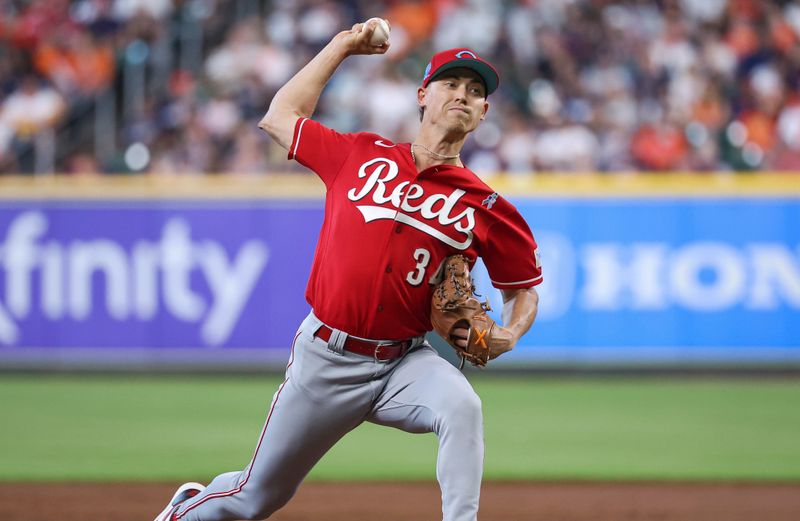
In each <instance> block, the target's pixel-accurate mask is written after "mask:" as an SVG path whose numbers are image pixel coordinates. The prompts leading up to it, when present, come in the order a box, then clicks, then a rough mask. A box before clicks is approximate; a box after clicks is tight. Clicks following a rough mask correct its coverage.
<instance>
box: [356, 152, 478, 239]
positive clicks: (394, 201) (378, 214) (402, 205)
mask: <svg viewBox="0 0 800 521" xmlns="http://www.w3.org/2000/svg"><path fill="white" fill-rule="evenodd" d="M370 167H373V168H372V169H371V171H370V170H369V168H370ZM397 173H398V168H397V163H395V162H394V161H392V160H391V159H386V158H383V157H378V158H375V159H372V160H370V161H367V162H366V163H364V164H363V165H361V168H359V169H358V177H359V178H360V179H364V178H365V177H366V178H367V180H366V182H365V183H364V185H363V186H362V187H361V188H360V189H356V188H351V189H350V190H349V191H348V192H347V197H348V199H350V200H351V201H353V202H356V201H360V200H362V199H364V198H365V197H367V195H369V194H370V193H371V194H372V201H373V202H374V203H375V204H376V205H380V206H369V205H358V206H356V208H358V210H359V211H360V212H361V214H362V215H363V216H364V220H365V221H366V222H371V221H375V220H378V219H393V220H396V221H398V222H402V223H404V224H408V225H409V226H412V227H414V228H416V229H418V230H420V231H422V232H424V233H427V234H428V235H430V236H432V237H435V238H437V239H439V240H440V241H442V242H444V243H445V244H448V245H450V246H453V247H454V248H457V249H459V250H465V249H467V248H468V247H469V245H470V244H472V230H473V228H475V209H474V208H466V209H464V211H462V212H460V213H455V212H454V210H455V206H456V204H457V203H458V201H459V200H460V199H461V198H462V197H463V196H464V194H466V192H465V191H464V190H460V189H456V190H453V193H451V194H450V195H444V194H438V193H437V194H432V195H430V196H428V197H424V196H425V190H424V189H423V188H422V187H421V186H420V185H418V184H415V183H411V182H409V181H403V182H401V183H398V184H397V185H395V186H394V187H393V188H392V187H389V186H387V183H388V182H389V181H391V180H393V179H395V178H396V177H397ZM389 190H391V192H389ZM387 192H388V195H387ZM416 201H420V203H419V204H417V205H415V204H412V202H416ZM386 203H390V204H391V205H392V206H393V207H394V208H395V210H391V209H389V208H386V207H384V206H382V205H385V204H386ZM398 209H399V210H402V211H404V212H408V213H411V214H415V213H419V214H420V216H421V217H422V218H423V219H426V220H434V219H435V220H436V221H437V222H438V223H439V224H440V225H442V226H452V228H453V229H454V230H455V231H456V232H457V233H458V234H459V235H461V236H462V237H460V238H459V239H463V240H459V239H454V238H453V237H450V236H449V235H447V234H445V233H442V232H441V231H440V230H438V229H436V228H434V227H433V226H431V225H430V224H428V223H426V222H423V221H420V220H418V219H416V218H414V217H412V216H411V215H406V214H401V213H398V211H397V210H398Z"/></svg>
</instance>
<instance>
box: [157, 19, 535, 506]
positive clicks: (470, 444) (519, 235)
mask: <svg viewBox="0 0 800 521" xmlns="http://www.w3.org/2000/svg"><path fill="white" fill-rule="evenodd" d="M377 26H378V23H377V22H375V21H373V20H370V21H369V23H367V24H357V25H355V26H353V28H352V29H351V30H349V31H343V32H341V33H339V34H337V35H336V36H335V37H334V38H333V39H332V40H331V42H330V43H329V44H328V45H327V46H326V47H325V48H324V49H322V51H320V53H319V54H318V55H317V56H315V57H314V58H313V59H312V60H311V62H309V63H308V64H307V65H306V66H305V67H304V68H303V69H302V70H300V71H299V72H298V73H297V74H296V75H295V76H294V77H293V78H292V79H291V80H289V81H288V83H286V85H284V86H283V87H282V88H281V89H280V91H279V92H278V93H277V94H276V95H275V97H274V99H273V100H272V103H271V104H270V106H269V110H268V112H267V114H266V115H265V116H264V117H263V119H262V120H261V122H260V124H259V126H260V127H261V128H262V129H263V130H265V131H266V132H267V133H268V134H269V135H270V136H271V137H272V139H274V140H275V141H276V142H277V143H278V144H280V145H281V146H282V147H284V148H285V149H286V150H287V151H288V159H290V160H295V161H298V162H299V163H301V164H302V165H304V166H306V167H307V168H309V169H310V170H312V171H313V172H315V173H316V174H317V175H318V176H319V177H320V178H321V179H322V181H323V182H324V183H325V186H326V189H327V195H326V199H325V220H324V223H323V225H322V230H321V233H320V236H319V240H318V244H317V248H316V253H315V258H314V263H313V267H312V270H311V275H310V278H309V281H308V287H307V290H306V299H307V300H308V303H309V304H310V306H311V310H312V311H311V313H310V314H309V315H308V317H307V318H306V319H305V320H304V321H303V323H302V324H301V325H300V328H299V330H298V331H297V335H296V336H295V338H294V341H293V343H292V349H291V354H290V357H289V362H288V366H287V368H286V378H285V381H284V382H283V384H282V385H281V386H280V387H279V388H278V390H277V392H276V393H275V395H274V396H273V399H272V405H271V407H270V409H269V412H268V414H267V418H266V421H265V424H264V427H263V429H262V431H261V435H260V437H259V438H258V442H257V444H256V448H255V452H254V454H253V458H252V460H251V461H250V463H249V464H248V465H247V466H246V467H245V468H244V469H243V470H241V471H237V472H229V473H226V474H221V475H220V476H217V477H216V478H214V480H213V481H212V482H211V483H210V484H209V485H208V486H207V487H203V486H202V485H200V484H197V483H187V484H184V485H183V486H181V487H180V488H179V489H178V491H177V492H176V493H175V495H174V496H173V498H172V500H171V501H170V502H169V504H168V505H167V506H166V507H165V508H164V511H163V512H161V514H159V516H158V517H157V518H156V521H201V520H202V521H221V520H234V519H264V518H267V517H269V516H270V515H271V514H272V513H273V512H275V511H276V510H278V509H279V508H281V507H282V506H283V505H285V504H286V502H287V501H289V499H290V498H291V497H292V495H293V494H294V493H295V491H296V490H297V487H298V486H299V485H300V483H301V481H302V480H303V478H304V477H305V476H306V475H307V474H308V472H309V471H310V470H311V468H312V467H313V466H314V465H315V464H316V463H317V461H319V459H320V458H321V457H322V456H323V455H324V454H325V453H326V452H327V451H328V450H329V449H330V448H331V447H332V446H333V445H334V444H335V443H336V442H337V441H338V440H339V439H340V438H341V437H342V436H344V435H345V434H347V433H348V432H349V431H351V430H353V429H354V428H355V427H357V426H358V425H359V424H361V423H362V422H364V421H369V422H373V423H376V424H379V425H386V426H391V427H395V428H398V429H402V430H404V431H407V432H413V433H425V432H434V433H436V435H437V436H438V440H439V456H438V460H437V464H436V465H437V469H436V476H437V479H438V481H439V485H440V487H441V492H442V512H443V519H444V520H445V521H474V520H476V519H477V513H478V501H479V493H480V484H481V476H482V472H483V425H482V423H483V418H482V412H481V402H480V399H479V398H478V396H477V395H476V393H475V391H474V390H473V389H472V387H471V385H470V384H469V382H468V381H467V379H466V378H465V377H464V375H463V374H462V373H461V372H460V371H459V370H458V369H457V368H455V367H454V366H453V365H451V364H450V363H448V362H447V361H446V360H444V359H443V358H441V357H439V355H438V354H437V352H436V351H435V350H434V349H433V348H432V347H431V346H430V345H429V344H428V343H427V342H426V341H425V337H424V335H425V334H426V333H427V332H428V331H431V330H432V329H433V328H434V326H435V327H436V330H437V331H438V332H439V333H440V334H442V335H443V336H444V337H445V340H447V341H448V342H449V343H450V344H451V345H452V346H453V347H454V348H456V349H457V350H458V351H459V352H460V354H461V355H462V356H463V357H464V358H465V359H466V360H468V361H470V362H472V363H474V364H476V365H484V364H486V363H487V362H488V361H489V360H491V359H493V358H495V357H497V356H499V355H501V354H503V353H505V352H507V351H509V350H511V349H512V348H513V347H514V345H515V343H516V342H517V340H518V339H519V338H520V337H521V336H522V335H523V334H524V333H525V332H526V331H527V330H528V329H529V328H530V326H531V324H532V323H533V321H534V318H535V316H536V312H537V306H538V295H537V293H536V290H535V289H534V286H536V285H537V284H539V283H540V282H541V281H542V272H541V267H540V265H539V261H538V259H539V256H538V253H537V246H536V242H535V241H534V238H533V235H532V234H531V231H530V229H529V227H528V225H527V224H526V223H525V221H524V220H523V218H522V217H521V216H520V214H519V213H518V212H517V210H516V209H515V208H514V206H512V205H511V204H510V203H509V202H508V201H507V200H506V199H505V198H503V197H502V196H501V195H498V194H497V193H496V192H495V191H494V190H493V189H492V188H490V187H489V186H487V185H486V184H485V183H484V182H483V181H481V180H480V179H479V178H478V177H477V176H476V175H475V174H474V173H473V172H471V171H470V170H469V169H468V168H467V167H466V166H465V165H464V163H463V162H462V160H461V157H460V151H461V149H462V146H463V145H464V141H465V140H466V139H467V136H468V135H469V134H470V132H472V131H473V130H475V128H476V127H477V126H478V124H480V122H481V120H483V119H484V118H485V116H486V113H487V111H488V110H489V102H488V101H487V100H488V97H489V96H490V95H491V93H492V92H494V91H495V90H496V89H497V87H498V83H499V77H498V74H497V72H496V70H495V69H494V67H493V66H492V65H490V64H489V63H488V62H487V61H486V60H484V59H482V58H481V57H480V56H478V55H477V54H476V53H474V52H473V51H471V50H469V49H450V50H446V51H442V52H439V53H437V54H435V55H434V56H433V57H432V59H431V61H430V63H429V64H428V66H427V68H426V69H425V72H424V74H423V75H422V81H421V84H420V86H419V88H418V89H417V103H418V104H419V107H420V117H421V124H420V128H419V133H418V134H417V136H416V139H415V140H414V141H413V142H412V143H395V142H393V141H391V140H390V139H388V138H386V137H383V136H379V135H375V134H370V133H366V132H361V133H355V134H342V133H339V132H337V131H335V130H333V129H330V128H327V127H325V126H323V125H321V124H320V123H318V122H316V121H314V120H313V119H311V117H312V115H313V114H314V109H315V107H316V104H317V100H318V99H319V96H320V93H321V92H322V89H323V87H324V86H325V84H326V83H327V82H328V80H329V79H330V78H331V77H332V75H333V74H334V72H335V71H336V69H337V67H338V66H339V65H340V64H341V63H342V62H343V61H344V60H345V59H346V58H347V57H348V56H350V55H356V54H383V53H385V52H386V51H387V49H388V48H389V44H388V42H383V43H379V44H377V45H376V44H375V41H374V39H373V38H372V37H373V33H374V31H375V29H376V27H377ZM371 40H372V41H371ZM363 88H365V89H367V88H371V87H370V86H368V85H365V86H364V87H363ZM478 257H482V258H483V261H484V263H485V264H486V267H487V269H488V272H489V275H490V277H491V280H492V283H493V284H494V286H495V287H497V288H499V289H500V290H502V293H503V298H504V302H505V304H504V308H503V313H502V316H503V326H501V325H499V324H495V323H494V322H493V321H492V320H491V319H489V318H488V316H487V315H486V313H485V311H486V305H485V304H482V303H480V302H478V301H477V299H476V298H475V297H474V296H473V294H472V281H471V279H470V278H469V270H470V268H471V267H472V266H473V265H474V262H475V261H476V259H477V258H478ZM386 450H391V448H390V447H387V448H386Z"/></svg>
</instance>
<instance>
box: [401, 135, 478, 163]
mask: <svg viewBox="0 0 800 521" xmlns="http://www.w3.org/2000/svg"><path fill="white" fill-rule="evenodd" d="M464 139H466V136H462V137H458V136H438V135H436V133H434V132H425V131H424V130H421V131H420V133H419V134H418V135H417V137H416V138H415V139H414V141H413V142H412V143H411V152H412V154H411V156H412V158H413V159H414V162H415V163H416V165H417V168H418V169H419V171H422V170H425V169H426V168H430V167H432V166H436V165H455V166H464V164H463V163H462V162H461V147H462V146H464Z"/></svg>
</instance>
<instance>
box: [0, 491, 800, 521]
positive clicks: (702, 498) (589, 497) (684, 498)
mask: <svg viewBox="0 0 800 521" xmlns="http://www.w3.org/2000/svg"><path fill="white" fill-rule="evenodd" d="M176 486H177V484H172V483H171V484H164V483H160V484H150V483H113V484H87V483H75V484H73V483H70V484H66V483H52V484H42V483H3V484H0V520H3V521H150V520H151V519H152V518H153V517H155V515H156V514H157V513H158V512H159V511H160V510H161V509H162V508H163V506H164V504H165V502H166V501H167V500H168V499H169V497H170V496H171V495H172V493H173V492H174V490H175V487H176ZM439 508H440V507H439V489H438V486H437V485H436V483H341V484H340V483H322V482H309V483H306V484H304V485H302V486H301V487H300V490H299V491H298V493H297V495H296V496H295V497H294V499H293V500H292V501H291V502H290V503H289V504H288V505H287V506H286V507H285V508H284V509H282V510H281V511H279V512H278V513H276V514H275V515H274V516H273V517H272V518H270V519H271V520H274V521H367V520H368V521H375V520H381V521H412V520H413V521H435V520H437V519H441V513H440V510H439ZM480 519H481V521H797V520H798V519H800V483H785V484H761V483H759V484H755V483H609V482H602V483H542V482H537V483H485V484H484V488H483V494H482V497H481V511H480Z"/></svg>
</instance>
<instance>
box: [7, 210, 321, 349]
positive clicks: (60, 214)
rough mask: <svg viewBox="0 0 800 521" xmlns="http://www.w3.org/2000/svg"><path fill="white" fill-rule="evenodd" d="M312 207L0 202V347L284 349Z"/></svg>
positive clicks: (299, 312)
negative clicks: (15, 203) (16, 204)
mask: <svg viewBox="0 0 800 521" xmlns="http://www.w3.org/2000/svg"><path fill="white" fill-rule="evenodd" d="M321 223H322V202H321V201H320V202H314V203H308V202H305V203H298V202H285V203H284V202H280V201H279V202H255V203H254V202H224V203H223V202H213V201H197V202H182V201H172V202H159V203H147V202H138V201H137V202H130V201H128V202H126V201H121V202H103V203H100V202H85V201H81V202H77V201H76V202H69V201H61V202H58V201H57V202H42V203H40V204H31V203H26V204H25V205H20V206H19V207H17V206H15V205H13V204H2V205H1V206H0V240H2V243H1V244H0V248H1V249H0V269H2V272H0V345H5V346H17V347H20V346H21V347H37V348H51V347H52V348H55V347H65V348H115V347H121V348H142V347H143V348H168V347H178V348H186V347H203V348H225V347H234V348H271V347H279V348H281V349H287V348H288V345H289V343H290V342H291V339H292V337H293V336H294V332H295V330H296V328H297V326H298V325H299V323H300V321H301V320H302V318H303V317H304V316H305V315H306V314H307V313H308V305H307V304H306V302H305V300H304V289H305V281H306V279H307V277H308V272H309V270H310V266H311V260H312V258H313V249H314V246H315V243H316V237H317V235H318V233H319V228H320V225H321Z"/></svg>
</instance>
